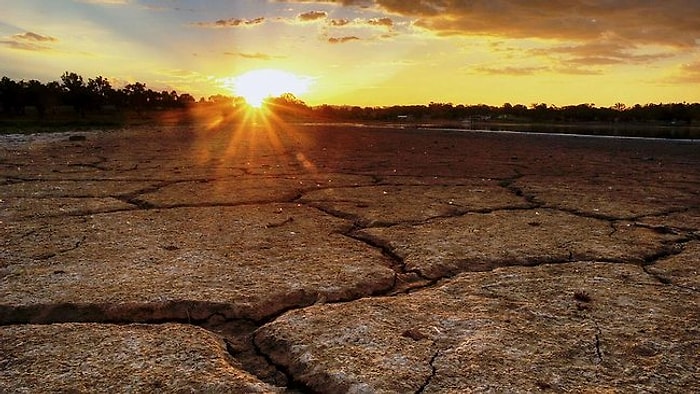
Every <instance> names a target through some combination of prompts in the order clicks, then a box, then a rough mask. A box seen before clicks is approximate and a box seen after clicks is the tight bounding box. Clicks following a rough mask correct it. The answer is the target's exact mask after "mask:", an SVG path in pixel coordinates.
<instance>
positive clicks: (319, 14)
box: [297, 11, 328, 22]
mask: <svg viewBox="0 0 700 394" xmlns="http://www.w3.org/2000/svg"><path fill="white" fill-rule="evenodd" d="M327 17H328V13H327V12H326V11H309V12H304V13H301V14H299V15H297V19H299V20H300V21H302V22H311V21H315V20H319V19H326V18H327Z"/></svg>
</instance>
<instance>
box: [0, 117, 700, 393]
mask: <svg viewBox="0 0 700 394" xmlns="http://www.w3.org/2000/svg"><path fill="white" fill-rule="evenodd" d="M76 134H80V135H81V136H84V137H85V139H84V140H82V139H81V138H69V137H71V136H75V135H76ZM0 141H1V142H0V222H1V227H0V228H1V230H0V231H2V237H1V238H0V244H1V245H2V248H1V249H0V323H1V325H0V391H1V392H220V393H230V392H309V393H311V392H319V393H337V392H352V393H377V392H384V393H412V392H415V393H429V392H454V393H457V392H459V393H461V392H533V391H552V392H658V393H662V392H663V393H665V392H679V393H681V392H682V393H686V392H697V391H698V390H699V389H700V358H699V357H698V354H700V305H699V301H700V293H699V291H700V275H699V273H698V271H699V270H700V144H699V143H698V142H689V141H661V140H636V139H611V138H588V137H576V136H554V135H550V136H546V135H526V134H508V133H500V134H499V133H474V132H457V131H447V130H417V129H416V130H414V129H390V128H368V127H351V126H342V127H339V126H331V125H326V126H318V125H316V126H300V125H289V124H282V123H274V124H262V123H261V124H248V125H235V124H234V125H232V124H219V125H217V126H208V125H206V124H199V125H197V124H195V125H181V126H176V125H170V126H152V127H144V128H133V129H129V130H121V131H111V132H81V133H69V134H47V135H33V136H3V137H0Z"/></svg>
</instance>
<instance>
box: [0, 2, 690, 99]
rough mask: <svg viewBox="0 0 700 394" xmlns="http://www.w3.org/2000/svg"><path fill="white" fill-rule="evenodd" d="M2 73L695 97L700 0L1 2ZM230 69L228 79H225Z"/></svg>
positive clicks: (399, 92) (180, 82)
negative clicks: (253, 74)
mask: <svg viewBox="0 0 700 394" xmlns="http://www.w3.org/2000/svg"><path fill="white" fill-rule="evenodd" d="M0 9H1V10H2V12H1V13H0V74H2V75H6V76H8V77H10V78H12V79H15V80H21V79H24V80H29V79H38V80H40V81H42V82H48V81H52V80H59V79H60V76H61V74H63V72H65V71H72V72H76V73H78V74H80V75H82V76H83V77H84V78H85V79H87V78H91V77H96V76H98V75H101V76H104V77H106V78H108V79H110V81H112V84H113V86H115V87H122V86H123V85H124V84H126V83H129V82H135V81H139V82H145V83H146V85H147V86H148V87H149V88H151V89H154V90H159V91H160V90H172V89H175V90H177V91H178V92H189V93H192V94H193V95H195V96H196V97H200V96H205V97H208V96H209V95H212V94H217V93H223V94H231V92H230V90H229V88H227V87H226V86H230V80H231V78H232V77H236V76H238V75H241V74H243V73H245V72H248V71H251V70H256V69H277V70H281V71H284V72H289V73H293V74H296V75H298V76H300V77H303V78H307V79H309V80H311V81H312V82H311V85H310V86H309V89H308V91H307V92H305V93H303V94H302V95H300V98H301V99H303V100H304V101H306V102H307V103H308V104H310V105H319V104H324V103H327V104H350V105H361V106H374V105H393V104H426V103H429V102H431V101H434V102H451V103H454V104H482V103H483V104H490V105H501V104H503V103H505V102H510V103H512V104H518V103H519V104H525V105H530V104H532V103H539V102H544V103H548V104H554V105H559V106H563V105H570V104H580V103H594V104H595V105H597V106H601V107H602V106H611V105H613V104H614V103H617V102H622V103H625V104H627V105H631V104H636V103H640V104H645V103H659V102H664V103H668V102H683V101H686V102H700V1H695V0H692V1H691V0H666V1H642V0H639V1H630V0H618V1H615V0H601V1H592V0H581V1H573V0H551V1H545V0H527V1H521V0H472V1H467V0H461V1H460V0H420V1H418V0H416V1H405V0H337V1H330V0H327V1H313V0H306V1H304V0H287V1H285V0H235V1H233V0H215V1H202V0H200V1H195V0H51V1H48V0H0ZM227 81H228V82H229V83H227Z"/></svg>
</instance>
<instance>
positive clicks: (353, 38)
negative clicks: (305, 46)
mask: <svg viewBox="0 0 700 394" xmlns="http://www.w3.org/2000/svg"><path fill="white" fill-rule="evenodd" d="M359 39H360V37H357V36H345V37H330V38H329V39H328V42H329V43H331V44H343V43H346V42H348V41H356V40H359Z"/></svg>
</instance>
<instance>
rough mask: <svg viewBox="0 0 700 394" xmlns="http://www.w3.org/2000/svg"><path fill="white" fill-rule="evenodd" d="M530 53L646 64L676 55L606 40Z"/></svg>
mask: <svg viewBox="0 0 700 394" xmlns="http://www.w3.org/2000/svg"><path fill="white" fill-rule="evenodd" d="M530 53H531V54H534V55H541V56H550V57H551V56H560V57H563V59H562V60H563V61H564V62H566V63H575V64H581V65H612V64H646V63H653V62H655V61H658V60H662V59H666V58H670V57H672V56H674V54H673V53H670V52H655V53H644V52H641V53H640V51H639V50H638V48H637V46H636V45H633V44H627V45H623V44H621V43H616V42H606V41H596V42H588V43H584V44H581V45H572V46H559V47H553V48H548V49H534V50H531V51H530Z"/></svg>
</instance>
